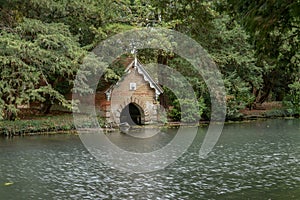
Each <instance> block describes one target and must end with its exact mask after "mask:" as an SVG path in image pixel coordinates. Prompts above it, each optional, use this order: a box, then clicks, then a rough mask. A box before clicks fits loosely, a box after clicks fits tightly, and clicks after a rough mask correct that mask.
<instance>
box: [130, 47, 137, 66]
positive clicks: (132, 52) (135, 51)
mask: <svg viewBox="0 0 300 200" xmlns="http://www.w3.org/2000/svg"><path fill="white" fill-rule="evenodd" d="M131 54H133V55H134V63H133V67H136V66H137V50H136V48H135V46H134V47H133V49H132V51H131Z"/></svg>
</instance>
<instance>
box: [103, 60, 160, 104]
mask: <svg viewBox="0 0 300 200" xmlns="http://www.w3.org/2000/svg"><path fill="white" fill-rule="evenodd" d="M131 68H135V69H137V72H138V73H139V74H140V75H142V76H143V78H144V80H145V81H146V82H148V83H149V86H150V88H153V89H154V90H155V95H156V98H158V96H159V95H160V94H162V93H163V92H164V90H163V89H162V88H161V87H160V85H159V84H158V83H157V82H155V81H154V80H153V78H152V77H151V76H150V74H149V73H148V72H147V70H146V69H145V68H144V67H143V65H142V64H141V63H140V61H139V60H138V59H137V58H135V59H134V60H133V61H132V62H131V63H130V64H129V65H128V66H127V67H126V69H125V73H127V72H128V71H129V70H130V69H131ZM125 76H126V75H125ZM118 83H119V81H118V82H117V83H116V84H115V85H118ZM115 85H111V86H110V87H109V88H108V89H107V90H106V91H105V94H106V96H108V95H109V96H110V93H111V91H112V90H113V88H114V87H115Z"/></svg>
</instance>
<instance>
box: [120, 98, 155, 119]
mask: <svg viewBox="0 0 300 200" xmlns="http://www.w3.org/2000/svg"><path fill="white" fill-rule="evenodd" d="M130 103H134V104H136V105H137V106H139V107H140V108H141V109H142V113H141V114H142V117H143V118H144V119H143V121H144V124H149V123H150V122H151V117H150V115H149V111H148V109H147V108H146V105H145V103H144V102H143V101H141V100H140V99H139V98H137V97H130V98H128V99H126V101H124V102H123V103H122V104H121V105H120V106H119V109H118V110H117V111H116V113H117V118H118V120H119V119H120V115H121V112H122V110H123V109H124V108H125V107H126V106H127V105H128V104H130ZM117 123H120V122H117Z"/></svg>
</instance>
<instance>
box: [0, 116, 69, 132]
mask: <svg viewBox="0 0 300 200" xmlns="http://www.w3.org/2000/svg"><path fill="white" fill-rule="evenodd" d="M74 129H75V126H74V123H73V116H72V115H70V114H65V115H60V116H40V117H34V118H32V119H24V120H18V121H9V120H5V121H0V135H3V136H14V135H29V134H38V133H45V132H60V131H70V130H74Z"/></svg>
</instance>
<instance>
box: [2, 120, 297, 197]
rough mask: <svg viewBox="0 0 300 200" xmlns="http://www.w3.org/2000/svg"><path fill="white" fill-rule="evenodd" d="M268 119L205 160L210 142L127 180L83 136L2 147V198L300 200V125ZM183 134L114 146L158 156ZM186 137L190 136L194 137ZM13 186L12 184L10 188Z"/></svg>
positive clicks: (120, 138)
mask: <svg viewBox="0 0 300 200" xmlns="http://www.w3.org/2000/svg"><path fill="white" fill-rule="evenodd" d="M299 122H300V121H299V119H296V120H267V121H258V122H250V123H242V124H228V125H226V126H225V128H224V131H223V133H222V135H221V138H220V140H219V141H218V143H217V145H216V146H215V148H214V149H213V151H212V152H211V153H210V154H209V156H208V157H207V158H206V159H200V158H199V156H198V151H199V148H200V146H201V142H202V141H203V138H204V136H205V128H201V129H200V130H199V133H198V135H197V136H196V138H195V141H194V143H193V145H192V146H191V147H190V148H189V150H188V152H187V153H185V154H184V155H183V156H182V157H181V158H180V159H179V160H177V161H176V162H175V163H173V164H171V165H170V166H168V167H167V168H166V169H164V170H160V171H155V172H152V173H147V174H128V173H123V172H120V171H117V170H114V169H111V168H109V167H107V166H104V165H102V164H101V163H99V162H97V161H96V160H95V158H93V157H92V156H91V155H90V154H89V152H88V151H87V150H86V149H85V148H84V146H83V145H82V143H81V141H80V139H79V137H78V136H74V135H54V136H33V137H15V138H13V139H4V138H1V140H0V150H1V151H0V170H1V171H0V197H1V199H299V198H300V167H299V164H300V124H299ZM175 134H176V129H169V130H165V131H161V132H159V133H158V134H156V135H155V136H153V137H150V138H147V139H146V140H144V139H141V138H134V137H132V136H128V135H125V134H120V133H111V134H109V136H108V137H109V138H110V140H111V141H112V142H113V143H115V144H117V145H118V146H120V147H121V148H123V149H125V150H128V151H136V148H139V152H140V150H141V149H143V150H144V151H145V152H148V151H153V150H156V149H159V148H161V147H162V146H164V145H165V144H167V143H168V142H169V141H170V140H171V139H172V138H173V137H174V136H175ZM186 134H189V133H188V131H187V133H186ZM6 182H13V183H14V184H13V185H10V186H4V183H6Z"/></svg>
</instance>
